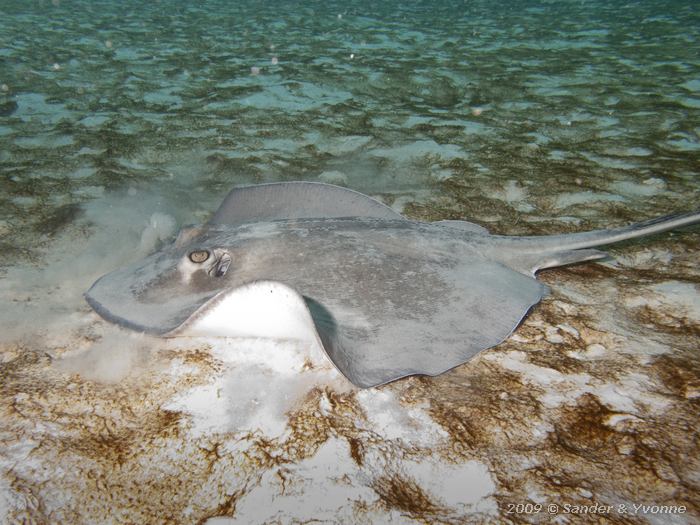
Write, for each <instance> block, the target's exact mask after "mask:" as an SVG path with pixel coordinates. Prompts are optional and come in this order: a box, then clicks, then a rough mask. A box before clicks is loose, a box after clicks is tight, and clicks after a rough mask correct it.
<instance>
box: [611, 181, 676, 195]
mask: <svg viewBox="0 0 700 525" xmlns="http://www.w3.org/2000/svg"><path fill="white" fill-rule="evenodd" d="M608 189H609V190H610V191H612V192H614V193H619V194H621V195H625V196H628V197H650V196H652V195H658V194H660V193H663V192H664V191H665V190H666V182H665V181H664V180H663V179H658V178H654V177H650V178H648V179H646V180H644V181H642V183H641V184H640V183H637V182H632V181H628V180H626V181H618V182H613V183H612V184H610V186H609V187H608Z"/></svg>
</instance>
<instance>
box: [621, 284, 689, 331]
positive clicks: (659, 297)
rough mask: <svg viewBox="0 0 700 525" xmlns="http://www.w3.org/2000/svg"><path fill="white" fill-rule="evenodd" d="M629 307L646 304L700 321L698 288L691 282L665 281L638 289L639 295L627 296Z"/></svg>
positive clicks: (655, 308) (626, 302) (673, 314)
mask: <svg viewBox="0 0 700 525" xmlns="http://www.w3.org/2000/svg"><path fill="white" fill-rule="evenodd" d="M625 304H626V305H627V306H630V307H633V308H635V307H641V306H648V307H649V308H652V309H654V310H660V311H663V312H664V313H667V314H669V315H672V316H674V317H678V318H686V319H689V320H691V321H694V322H700V290H698V287H697V286H696V285H694V284H692V283H684V282H680V281H665V282H663V283H659V284H655V285H653V286H650V287H647V288H645V289H642V290H640V295H637V296H633V297H629V298H628V299H627V300H626V301H625Z"/></svg>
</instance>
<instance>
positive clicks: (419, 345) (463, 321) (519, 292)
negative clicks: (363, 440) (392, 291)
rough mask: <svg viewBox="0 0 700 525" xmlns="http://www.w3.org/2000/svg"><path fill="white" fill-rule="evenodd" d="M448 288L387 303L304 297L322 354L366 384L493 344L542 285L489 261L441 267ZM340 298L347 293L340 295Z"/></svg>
mask: <svg viewBox="0 0 700 525" xmlns="http://www.w3.org/2000/svg"><path fill="white" fill-rule="evenodd" d="M442 272H444V273H443V275H442V277H443V278H444V282H445V283H449V285H450V286H449V288H445V289H441V287H440V286H429V285H426V286H425V288H424V290H423V293H422V294H421V295H420V296H407V295H402V296H401V297H402V298H403V299H404V300H405V301H406V302H405V303H399V302H398V301H386V300H384V299H385V297H376V298H374V299H373V300H369V301H364V300H359V301H355V305H354V306H350V305H349V304H348V303H349V301H347V300H336V301H333V300H331V299H329V300H326V301H325V302H322V301H320V300H319V301H315V300H310V299H308V298H307V299H306V302H307V304H308V305H309V310H310V312H311V315H312V317H313V319H314V323H315V325H316V327H317V329H318V333H319V337H320V338H321V340H322V342H323V346H324V349H325V351H326V354H327V355H328V356H329V357H330V359H331V360H332V361H333V363H334V364H335V366H336V367H337V368H338V370H340V372H341V373H342V374H343V375H344V376H345V377H347V378H348V379H349V380H350V381H351V382H352V383H354V384H355V385H357V386H359V387H363V388H367V387H373V386H378V385H382V384H384V383H388V382H391V381H394V380H396V379H400V378H402V377H406V376H410V375H430V376H436V375H439V374H441V373H443V372H445V371H447V370H450V369H451V368H454V367H456V366H458V365H461V364H463V363H466V362H467V361H469V360H470V359H471V358H472V357H474V356H475V355H476V354H478V353H479V352H480V351H482V350H485V349H487V348H490V347H493V346H496V345H497V344H499V343H501V342H502V341H504V340H505V339H506V338H507V337H508V336H509V335H510V334H511V333H512V332H513V330H515V329H516V328H517V326H518V324H519V323H520V321H521V320H522V319H523V317H524V316H525V315H526V314H527V311H528V310H529V309H530V307H531V306H533V305H535V304H537V303H538V302H539V300H540V299H541V298H542V297H543V296H544V295H545V294H546V292H547V288H546V286H544V285H543V284H542V283H540V282H538V281H537V280H536V279H533V278H532V277H528V276H525V275H523V274H521V273H519V272H516V271H514V270H511V269H510V268H507V267H505V266H503V265H500V264H497V263H492V262H490V261H468V262H467V263H465V264H464V265H460V266H457V267H455V268H449V269H448V268H444V269H442ZM345 299H347V298H345Z"/></svg>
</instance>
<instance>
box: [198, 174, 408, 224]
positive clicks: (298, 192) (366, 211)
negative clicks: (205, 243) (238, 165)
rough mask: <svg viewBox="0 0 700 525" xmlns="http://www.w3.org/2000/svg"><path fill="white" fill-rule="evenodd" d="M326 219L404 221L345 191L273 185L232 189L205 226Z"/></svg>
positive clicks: (323, 186) (324, 186) (319, 185)
mask: <svg viewBox="0 0 700 525" xmlns="http://www.w3.org/2000/svg"><path fill="white" fill-rule="evenodd" d="M329 217H371V218H375V219H391V220H396V219H404V217H403V216H401V215H400V214H399V213H397V212H396V211H394V210H392V209H391V208H390V207H389V206H386V205H385V204H383V203H381V202H379V201H378V200H376V199H373V198H372V197H368V196H367V195H363V194H362V193H358V192H356V191H354V190H351V189H348V188H342V187H340V186H333V185H332V184H324V183H321V182H273V183H269V184H258V185H256V186H245V187H242V188H235V189H233V190H232V191H231V193H229V194H228V196H227V197H226V198H225V199H224V201H223V202H222V203H221V206H220V207H219V209H218V210H217V211H216V213H215V214H214V216H213V217H212V218H211V220H210V221H209V222H210V224H228V225H233V226H237V225H241V224H247V223H254V222H261V221H275V220H281V219H312V218H329Z"/></svg>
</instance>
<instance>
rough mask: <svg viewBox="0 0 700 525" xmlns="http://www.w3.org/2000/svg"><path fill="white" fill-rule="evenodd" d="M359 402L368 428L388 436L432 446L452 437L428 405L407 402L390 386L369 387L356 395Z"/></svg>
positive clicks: (422, 445) (388, 437)
mask: <svg viewBox="0 0 700 525" xmlns="http://www.w3.org/2000/svg"><path fill="white" fill-rule="evenodd" d="M355 397H356V399H357V401H358V402H359V403H360V406H361V407H362V409H363V411H364V412H365V417H366V419H367V422H368V423H369V429H370V430H372V431H373V432H376V433H377V434H379V435H380V436H382V438H383V439H385V440H391V439H398V440H402V441H405V442H406V443H409V444H412V445H416V446H421V447H430V446H434V445H437V444H438V443H439V442H441V441H444V440H445V439H447V438H448V437H449V435H448V434H447V432H445V431H444V430H443V428H442V427H441V426H440V425H438V424H437V423H436V422H435V421H433V420H432V419H431V418H430V416H429V415H428V413H427V412H426V408H427V407H425V406H404V405H402V404H401V403H400V402H399V400H398V399H397V398H396V396H395V395H394V393H393V392H391V391H390V390H378V389H374V388H368V389H365V390H361V391H359V392H358V393H357V395H356V396H355Z"/></svg>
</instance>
